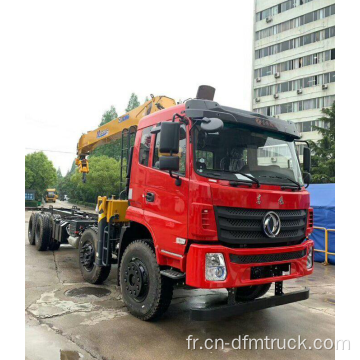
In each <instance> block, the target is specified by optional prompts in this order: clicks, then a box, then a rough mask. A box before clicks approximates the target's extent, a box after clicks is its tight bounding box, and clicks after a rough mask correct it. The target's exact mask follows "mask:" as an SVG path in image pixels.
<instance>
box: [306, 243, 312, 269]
mask: <svg viewBox="0 0 360 360" xmlns="http://www.w3.org/2000/svg"><path fill="white" fill-rule="evenodd" d="M313 257H314V248H313V247H311V248H310V250H309V254H308V256H307V263H306V267H307V268H308V269H311V268H312V267H313Z"/></svg>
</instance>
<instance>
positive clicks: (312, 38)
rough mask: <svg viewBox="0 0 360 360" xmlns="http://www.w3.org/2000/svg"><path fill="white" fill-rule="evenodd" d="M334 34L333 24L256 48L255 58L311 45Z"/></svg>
mask: <svg viewBox="0 0 360 360" xmlns="http://www.w3.org/2000/svg"><path fill="white" fill-rule="evenodd" d="M334 36H335V26H332V27H330V28H327V29H324V30H320V31H316V32H314V33H311V34H307V35H303V36H300V37H298V38H296V39H291V40H287V41H284V42H282V43H279V44H275V45H271V46H267V47H264V48H261V49H258V50H255V59H261V58H263V57H267V56H270V55H274V54H277V53H279V52H283V51H287V50H290V49H293V48H297V47H301V46H305V45H309V44H312V43H315V42H317V41H320V40H323V39H328V38H331V37H334Z"/></svg>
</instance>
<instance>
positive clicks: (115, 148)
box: [91, 93, 140, 160]
mask: <svg viewBox="0 0 360 360" xmlns="http://www.w3.org/2000/svg"><path fill="white" fill-rule="evenodd" d="M138 106H140V102H139V100H138V97H137V95H135V94H134V93H132V94H131V96H130V99H129V103H128V106H127V108H126V110H125V111H126V112H129V111H131V110H133V109H135V108H137V107H138ZM117 117H118V114H117V112H116V110H115V108H114V106H111V108H110V110H108V111H106V112H105V113H104V114H103V116H102V119H101V122H100V126H101V125H104V124H106V123H108V122H109V121H111V120H113V119H115V118H117ZM120 155H121V139H118V140H115V141H113V142H111V143H109V144H105V145H102V146H100V147H98V148H97V149H95V150H94V151H93V152H92V154H91V156H97V157H98V156H108V157H111V158H114V159H115V160H120Z"/></svg>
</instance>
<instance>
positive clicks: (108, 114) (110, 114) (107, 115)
mask: <svg viewBox="0 0 360 360" xmlns="http://www.w3.org/2000/svg"><path fill="white" fill-rule="evenodd" d="M117 117H118V114H117V112H116V109H115V107H114V106H113V105H111V107H110V110H107V111H105V112H104V114H103V116H102V118H101V122H100V124H99V126H101V125H105V124H107V123H108V122H109V121H111V120H114V119H116V118H117Z"/></svg>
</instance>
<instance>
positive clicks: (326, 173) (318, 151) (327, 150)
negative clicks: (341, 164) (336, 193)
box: [309, 101, 335, 184]
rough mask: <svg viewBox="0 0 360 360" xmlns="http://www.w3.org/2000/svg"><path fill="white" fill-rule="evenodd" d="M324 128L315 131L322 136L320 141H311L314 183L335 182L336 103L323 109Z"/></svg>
mask: <svg viewBox="0 0 360 360" xmlns="http://www.w3.org/2000/svg"><path fill="white" fill-rule="evenodd" d="M321 112H322V113H323V116H322V117H321V118H319V119H318V120H320V121H323V123H324V127H318V126H315V127H314V129H315V130H316V131H318V133H319V134H321V136H322V138H321V139H320V140H318V141H316V142H315V141H310V142H309V144H310V148H311V152H312V170H311V175H312V182H313V183H317V184H318V183H334V182H335V101H334V103H333V104H332V106H331V107H330V108H325V109H322V110H321Z"/></svg>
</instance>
